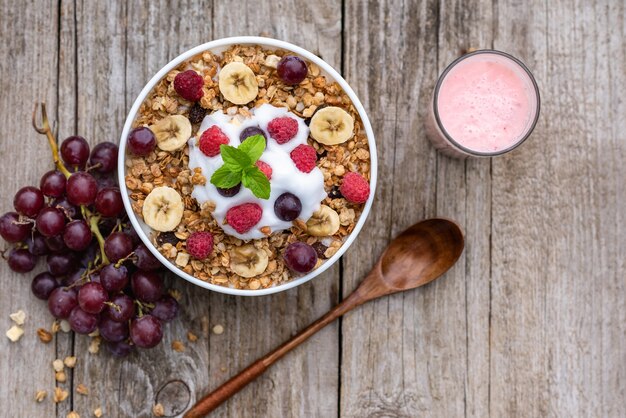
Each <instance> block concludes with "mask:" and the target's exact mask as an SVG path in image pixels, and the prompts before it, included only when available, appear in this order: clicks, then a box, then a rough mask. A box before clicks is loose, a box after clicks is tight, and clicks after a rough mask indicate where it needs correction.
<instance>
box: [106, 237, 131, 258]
mask: <svg viewBox="0 0 626 418" xmlns="http://www.w3.org/2000/svg"><path fill="white" fill-rule="evenodd" d="M132 251H133V240H132V239H131V237H130V236H129V235H127V234H125V233H124V232H113V233H112V234H111V235H109V236H108V237H107V239H106V240H105V241H104V252H105V253H106V255H107V257H108V258H109V261H110V262H112V263H115V262H117V261H119V260H121V259H122V258H124V257H126V256H127V255H129V254H130V253H131V252H132Z"/></svg>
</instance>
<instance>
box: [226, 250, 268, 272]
mask: <svg viewBox="0 0 626 418" xmlns="http://www.w3.org/2000/svg"><path fill="white" fill-rule="evenodd" d="M267 263H268V258H267V253H266V252H265V251H263V250H261V249H258V248H256V247H255V246H254V245H252V244H246V245H242V246H240V247H235V248H233V249H232V251H231V252H230V268H231V270H232V271H234V272H235V273H236V274H238V275H239V276H241V277H254V276H258V275H259V274H261V273H263V272H264V271H265V269H266V268H267Z"/></svg>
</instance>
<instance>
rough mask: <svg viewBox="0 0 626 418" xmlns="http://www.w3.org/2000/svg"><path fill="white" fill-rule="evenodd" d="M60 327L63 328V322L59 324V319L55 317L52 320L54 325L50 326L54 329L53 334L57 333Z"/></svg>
mask: <svg viewBox="0 0 626 418" xmlns="http://www.w3.org/2000/svg"><path fill="white" fill-rule="evenodd" d="M60 329H61V324H59V321H57V320H56V319H55V320H54V321H53V322H52V327H50V330H51V331H52V333H53V334H56V333H57V332H59V330H60Z"/></svg>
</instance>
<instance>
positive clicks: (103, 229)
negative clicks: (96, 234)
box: [98, 218, 117, 237]
mask: <svg viewBox="0 0 626 418" xmlns="http://www.w3.org/2000/svg"><path fill="white" fill-rule="evenodd" d="M116 226H117V218H102V219H100V222H99V223H98V227H99V228H100V233H101V234H102V236H103V237H106V236H107V235H109V234H110V233H111V232H112V231H113V229H114V228H115V227H116Z"/></svg>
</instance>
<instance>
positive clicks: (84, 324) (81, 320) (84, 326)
mask: <svg viewBox="0 0 626 418" xmlns="http://www.w3.org/2000/svg"><path fill="white" fill-rule="evenodd" d="M79 297H80V295H79ZM67 322H69V323H70V328H72V331H74V332H76V333H78V334H89V333H92V332H94V331H95V330H96V328H98V316H97V315H94V314H91V313H89V312H85V311H84V310H82V309H81V308H80V306H76V307H75V308H74V309H72V312H70V316H69V317H68V318H67Z"/></svg>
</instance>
